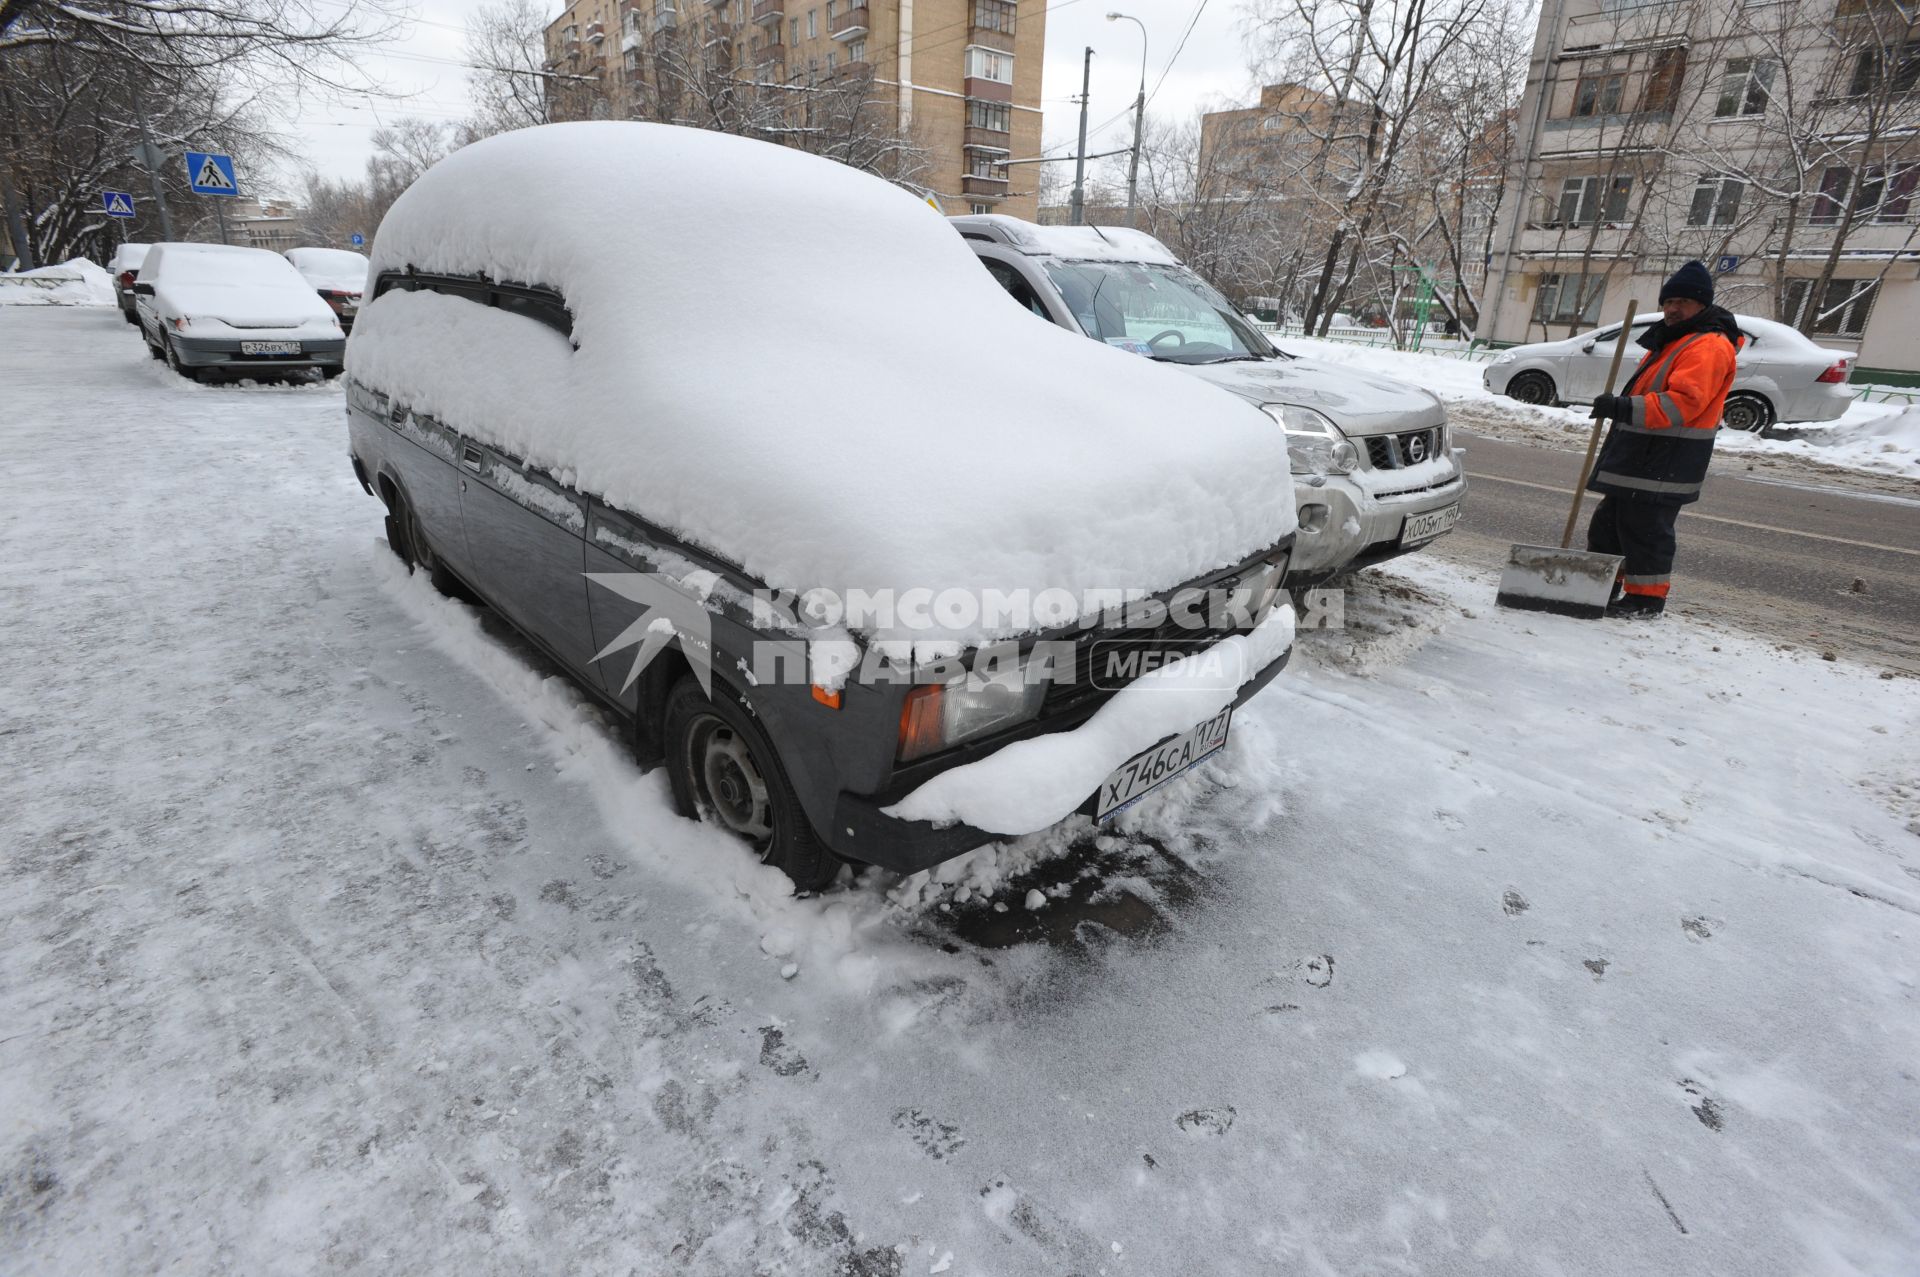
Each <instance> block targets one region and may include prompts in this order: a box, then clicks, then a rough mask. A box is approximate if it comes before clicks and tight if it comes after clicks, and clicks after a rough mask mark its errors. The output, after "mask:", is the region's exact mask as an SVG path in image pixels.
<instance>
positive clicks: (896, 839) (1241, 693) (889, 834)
mask: <svg viewBox="0 0 1920 1277" xmlns="http://www.w3.org/2000/svg"><path fill="white" fill-rule="evenodd" d="M1292 656H1293V646H1292V644H1288V646H1287V647H1286V648H1285V649H1284V650H1283V651H1282V652H1281V653H1280V655H1279V656H1277V657H1276V658H1274V659H1273V660H1271V661H1269V662H1268V663H1267V664H1266V666H1265V667H1263V668H1262V669H1261V670H1260V671H1259V672H1258V673H1257V674H1255V675H1254V676H1253V677H1252V678H1250V679H1248V680H1247V681H1246V682H1244V683H1242V684H1241V685H1240V688H1239V690H1238V691H1237V692H1236V693H1234V698H1233V705H1234V708H1236V709H1237V708H1239V707H1240V706H1241V705H1244V704H1245V703H1246V702H1247V701H1248V700H1250V699H1251V698H1252V697H1253V695H1254V694H1255V693H1256V692H1258V691H1259V690H1260V689H1261V688H1263V687H1265V686H1266V685H1267V684H1268V683H1271V682H1272V681H1273V680H1274V679H1275V678H1276V677H1277V676H1278V675H1279V673H1280V671H1281V670H1283V669H1285V668H1286V666H1287V662H1288V660H1290V659H1291V658H1292ZM1067 730H1072V729H1071V728H1069V729H1067ZM1171 739H1173V737H1172V736H1168V737H1164V738H1162V740H1160V741H1157V742H1155V743H1154V744H1153V745H1150V746H1148V748H1149V749H1152V748H1156V747H1157V746H1158V745H1160V744H1164V743H1165V742H1166V741H1167V740H1171ZM1228 747H1229V748H1231V747H1232V742H1231V741H1229V742H1228ZM922 780H923V778H916V779H915V780H914V781H913V782H911V783H910V784H908V785H906V786H905V787H904V788H903V791H902V792H900V793H885V794H879V795H863V794H853V793H846V792H842V793H841V794H840V796H839V799H838V800H837V801H836V803H835V804H834V811H833V827H832V828H831V829H823V830H820V831H819V833H820V835H821V837H822V839H823V841H825V842H826V844H827V845H828V846H829V847H831V848H833V850H834V851H835V852H836V853H837V854H839V855H841V856H843V857H845V858H847V859H849V860H855V861H860V862H863V863H866V864H874V865H879V866H880V867H881V868H883V869H890V870H892V871H894V872H895V873H903V874H904V873H918V872H919V871H920V870H922V869H930V868H932V867H933V866H934V865H937V864H939V863H941V862H942V861H945V860H951V859H953V858H954V857H955V856H958V855H961V854H962V853H964V852H967V851H971V850H972V849H973V848H975V847H980V846H984V845H986V844H987V843H990V842H1003V841H1005V840H1006V838H1007V836H1006V835H1005V834H994V833H988V832H986V831H985V830H981V829H975V828H973V827H972V826H970V825H965V824H950V825H936V824H934V823H932V822H931V821H925V820H903V819H901V818H900V817H898V816H891V815H888V814H887V812H886V810H885V809H886V808H887V807H890V806H892V805H893V804H895V803H897V802H899V801H900V799H902V798H903V797H905V793H906V791H910V790H911V789H913V788H915V787H917V786H918V785H919V784H921V783H922ZM1098 798H1099V794H1098V793H1097V792H1095V793H1090V794H1088V795H1087V798H1086V801H1085V802H1084V803H1082V804H1081V805H1080V807H1079V808H1078V809H1077V810H1078V813H1079V814H1081V815H1086V816H1091V815H1092V814H1093V811H1094V803H1095V802H1096V801H1097V800H1098Z"/></svg>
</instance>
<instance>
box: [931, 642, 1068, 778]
mask: <svg viewBox="0 0 1920 1277" xmlns="http://www.w3.org/2000/svg"><path fill="white" fill-rule="evenodd" d="M1027 664H1028V662H1027V660H1025V659H1020V660H1010V661H1006V662H1003V663H1002V665H1003V668H999V669H995V670H992V671H989V672H982V671H981V670H979V669H977V668H976V669H975V670H974V671H972V672H971V673H968V674H966V675H964V676H963V677H960V678H956V679H954V680H952V681H951V682H947V683H929V684H925V685H923V686H920V687H916V688H913V689H912V690H911V691H909V692H908V693H907V699H906V703H905V704H904V705H902V706H901V707H900V761H901V762H903V763H907V762H912V761H913V760H914V759H916V758H925V757H926V756H927V755H929V754H937V753H939V752H940V751H941V750H943V749H950V748H952V747H953V746H955V745H958V744H961V743H963V742H965V741H969V740H975V739H978V738H979V737H982V736H987V735H990V734H992V733H993V732H997V731H1003V730H1005V729H1006V728H1009V727H1016V726H1018V725H1019V724H1021V723H1024V722H1026V721H1027V720H1028V719H1031V718H1032V717H1034V715H1036V714H1038V713H1039V712H1040V702H1041V701H1042V700H1043V699H1044V698H1045V697H1046V694H1047V680H1046V679H1045V678H1044V677H1036V678H1031V679H1030V678H1028V677H1027ZM1041 673H1042V674H1044V673H1045V671H1041Z"/></svg>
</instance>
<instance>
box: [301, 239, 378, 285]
mask: <svg viewBox="0 0 1920 1277" xmlns="http://www.w3.org/2000/svg"><path fill="white" fill-rule="evenodd" d="M287 260H288V261H290V262H292V263H293V264H294V266H295V267H296V268H298V270H299V271H300V273H301V274H302V275H305V276H306V277H307V282H308V283H310V284H312V285H313V286H314V287H315V288H338V289H344V290H347V291H350V292H359V291H360V290H361V289H362V288H363V287H365V286H366V282H367V259H366V257H365V256H364V255H362V254H360V253H355V252H350V251H348V250H347V249H344V248H289V249H288V250H287Z"/></svg>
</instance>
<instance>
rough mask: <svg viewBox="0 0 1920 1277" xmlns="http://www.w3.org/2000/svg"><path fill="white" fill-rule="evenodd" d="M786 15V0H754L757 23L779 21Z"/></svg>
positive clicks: (754, 19)
mask: <svg viewBox="0 0 1920 1277" xmlns="http://www.w3.org/2000/svg"><path fill="white" fill-rule="evenodd" d="M786 16H787V11H786V0H753V21H754V23H755V24H756V25H764V24H766V23H769V22H774V23H777V22H779V21H780V20H781V19H782V18H785V17H786Z"/></svg>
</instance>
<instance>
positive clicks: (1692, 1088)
mask: <svg viewBox="0 0 1920 1277" xmlns="http://www.w3.org/2000/svg"><path fill="white" fill-rule="evenodd" d="M1680 1089H1681V1090H1682V1091H1685V1092H1686V1093H1687V1095H1688V1097H1689V1098H1692V1099H1696V1100H1698V1101H1699V1103H1697V1104H1694V1105H1691V1106H1690V1107H1691V1108H1692V1109H1693V1115H1694V1116H1695V1117H1697V1118H1699V1119H1700V1125H1702V1126H1704V1127H1706V1128H1707V1129H1708V1130H1710V1131H1719V1130H1724V1129H1726V1125H1727V1119H1726V1114H1725V1111H1724V1110H1723V1109H1722V1108H1721V1105H1720V1101H1719V1100H1716V1099H1714V1098H1713V1097H1712V1096H1711V1095H1707V1094H1705V1093H1704V1091H1703V1088H1702V1087H1701V1084H1700V1083H1698V1082H1696V1081H1694V1080H1693V1079H1692V1078H1690V1077H1683V1078H1681V1079H1680Z"/></svg>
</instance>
